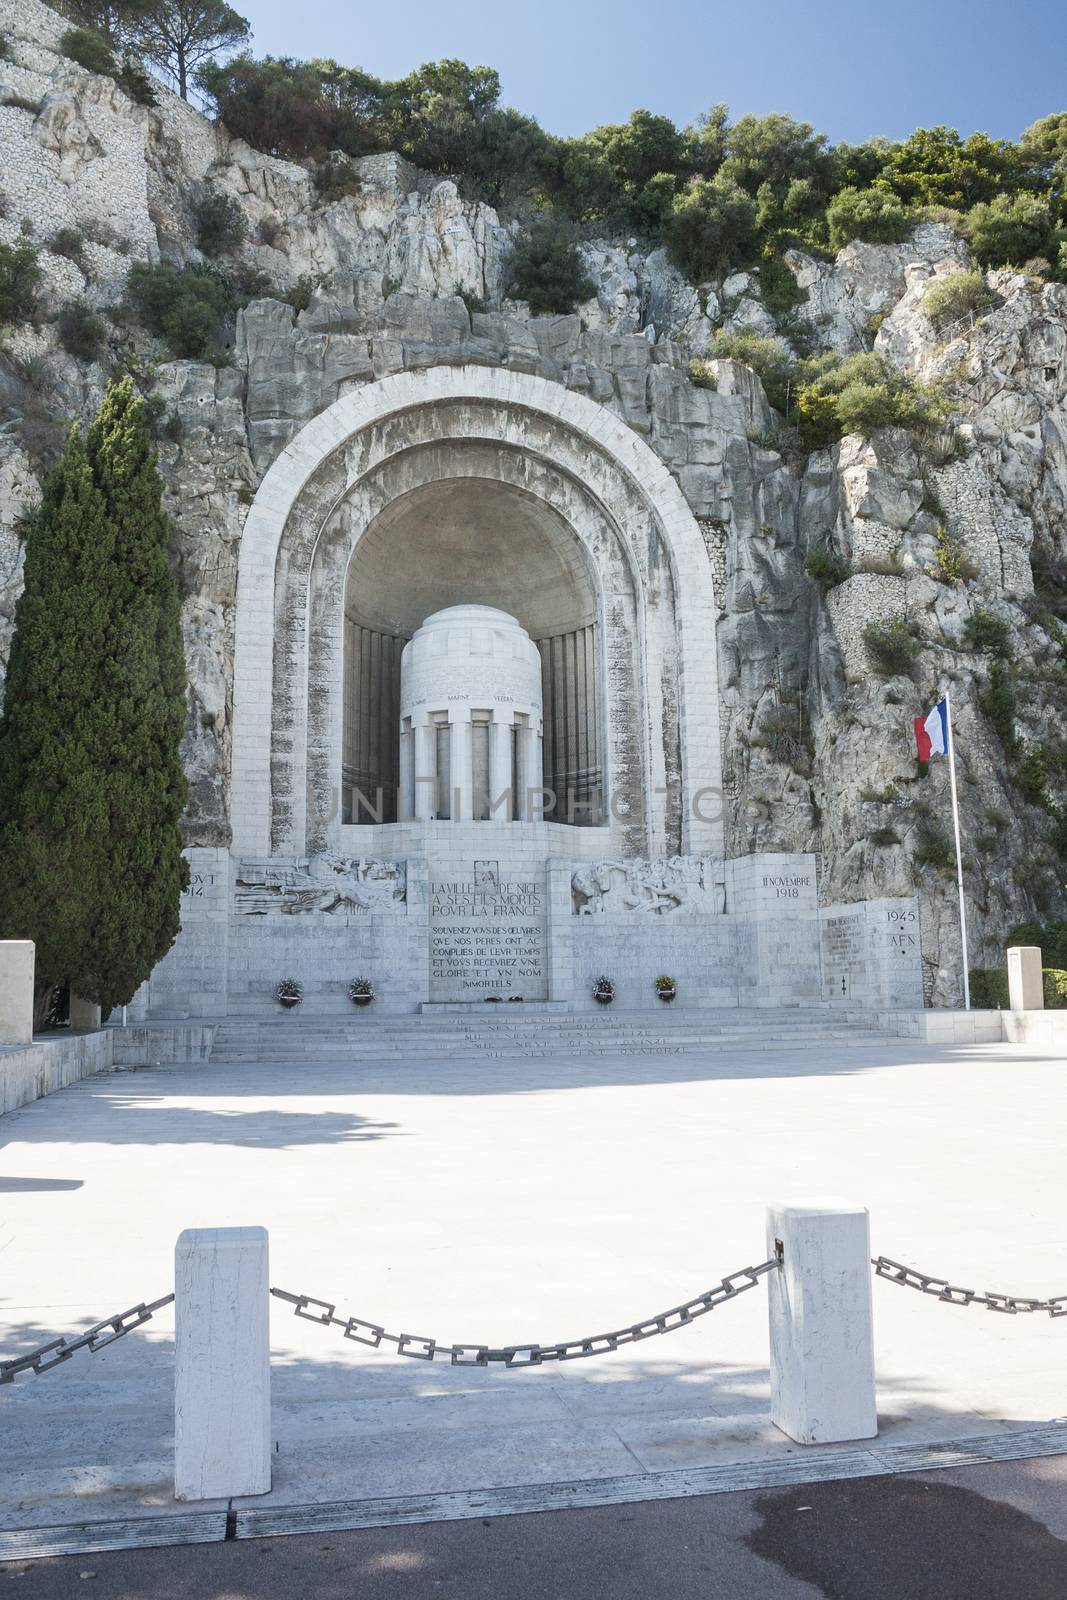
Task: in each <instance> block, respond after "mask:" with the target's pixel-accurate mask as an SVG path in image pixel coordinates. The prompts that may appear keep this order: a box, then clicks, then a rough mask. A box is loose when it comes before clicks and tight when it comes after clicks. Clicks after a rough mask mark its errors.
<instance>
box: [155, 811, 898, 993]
mask: <svg viewBox="0 0 1067 1600" xmlns="http://www.w3.org/2000/svg"><path fill="white" fill-rule="evenodd" d="M348 832H349V833H350V834H351V835H355V834H363V835H364V836H365V838H366V839H367V843H368V844H369V845H370V846H371V847H372V848H373V846H374V845H375V844H377V845H378V846H379V847H381V846H382V845H383V844H385V843H387V842H389V843H391V845H392V852H391V853H392V856H393V859H402V860H404V861H405V873H406V898H405V899H404V900H401V901H397V902H396V903H394V904H389V905H387V906H386V907H385V908H384V909H381V910H378V909H371V910H360V909H358V908H356V907H354V906H342V907H339V908H337V909H335V910H334V911H333V912H329V913H327V912H324V911H321V910H309V911H299V912H292V913H289V912H282V911H281V910H280V906H279V908H278V909H272V910H268V911H267V912H266V913H264V914H250V913H249V912H248V911H247V910H241V909H238V905H237V904H235V895H234V890H233V884H234V880H235V878H236V876H237V872H238V863H237V862H236V861H235V860H233V859H231V858H230V857H229V855H228V853H227V852H226V851H221V850H220V851H207V850H201V851H191V852H190V865H191V869H192V873H193V877H192V882H191V888H192V889H193V890H194V891H196V892H194V893H193V894H192V895H191V896H190V897H189V899H188V900H187V903H186V908H185V912H184V915H183V931H182V933H181V934H180V936H179V939H178V942H177V944H176V945H175V947H174V949H173V950H172V951H171V952H170V953H169V954H168V956H167V957H166V958H165V959H164V961H163V962H161V963H160V965H159V967H158V968H157V969H156V971H155V972H154V973H153V975H152V978H151V980H150V983H149V985H148V997H147V1005H146V1007H145V1011H146V1014H147V1018H148V1019H150V1020H151V1019H164V1018H168V1019H169V1018H190V1017H204V1018H205V1019H211V1018H212V1017H219V1016H224V1015H231V1016H235V1015H236V1016H261V1017H263V1016H269V1015H273V1014H274V1013H275V1012H276V1011H277V1002H276V999H275V995H274V990H275V986H276V985H277V983H278V982H279V980H280V979H282V978H295V979H296V980H297V981H298V982H299V983H300V984H302V986H303V989H304V1002H303V1008H302V1012H301V1015H302V1017H304V1018H313V1017H341V1016H344V1015H349V1014H351V1012H352V1003H351V1000H350V999H349V996H348V985H349V983H350V982H351V981H352V979H353V978H356V977H368V978H370V979H371V981H372V983H373V984H374V988H375V992H376V1001H375V1011H376V1014H381V1013H387V1014H388V1013H394V1014H402V1013H411V1012H414V1011H417V1010H418V1008H419V1007H420V1006H421V1005H423V1004H425V1003H434V1004H445V1003H457V1002H460V1001H469V1002H473V1001H477V1000H479V999H483V998H485V996H486V995H489V994H495V995H499V996H500V998H502V999H505V1000H506V999H507V998H508V997H509V996H510V995H512V994H521V996H522V998H523V999H524V1000H525V1001H528V1002H544V1001H552V1002H555V1003H559V1004H564V1005H568V1006H571V1007H573V1008H574V1009H576V1010H585V1011H593V1010H595V1009H597V1007H596V1002H595V1001H594V1000H593V998H592V994H591V990H592V985H593V981H594V979H595V978H597V977H599V976H601V975H602V974H603V975H605V976H607V977H609V978H610V979H611V980H612V982H613V983H614V984H615V990H616V998H615V1005H616V1006H617V1007H618V1008H619V1009H620V1010H647V1009H649V1008H650V1007H656V1006H658V1004H660V1002H659V1001H658V1000H657V996H656V991H655V987H654V981H655V979H656V978H657V977H658V976H660V975H667V976H669V977H672V978H673V979H674V980H675V983H676V985H677V990H678V993H677V998H676V1000H675V1001H674V1002H673V1004H674V1005H675V1006H677V1007H678V1008H680V1009H687V1008H690V1007H699V1006H708V1007H714V1006H742V1007H752V1006H757V1007H758V1006H763V1007H773V1006H779V1005H783V1006H813V1005H818V1004H820V1003H823V1002H825V1001H830V1002H831V1003H836V1004H838V1005H840V1006H842V1007H845V1008H847V1007H849V1006H852V1007H855V1006H856V1005H857V1004H860V1005H870V1006H877V1007H879V1008H885V1009H888V1010H895V1009H902V1010H908V1009H919V1008H921V1006H922V980H921V961H920V957H919V946H918V937H919V936H918V912H917V907H916V904H915V902H914V901H913V900H880V901H871V902H867V903H858V904H855V905H847V906H828V907H823V908H820V907H819V906H818V905H817V884H816V860H815V857H814V856H812V855H802V854H773V853H764V854H760V855H757V856H750V857H745V858H741V859H739V860H734V861H729V862H727V863H726V864H725V869H726V895H727V900H726V904H727V912H726V913H725V914H707V913H705V912H703V911H699V910H696V909H694V908H692V907H691V906H690V907H684V906H683V907H680V908H677V909H674V910H668V911H663V912H651V911H647V910H646V911H638V910H635V911H626V910H616V909H611V910H604V911H600V912H596V913H594V914H592V915H582V916H579V915H577V914H576V912H575V909H574V902H573V896H572V890H571V879H572V875H573V872H574V870H575V868H576V867H578V866H579V865H581V864H583V863H588V861H589V860H590V859H591V858H592V859H605V858H604V857H603V856H600V854H599V852H600V850H601V849H602V848H603V846H604V845H605V843H606V838H607V836H608V830H606V829H596V830H594V829H583V828H564V827H558V826H555V825H540V826H539V825H534V824H522V823H514V824H507V823H449V822H439V823H438V822H431V823H414V822H413V823H410V824H400V825H398V826H396V827H394V828H376V829H366V830H361V829H351V830H348ZM561 844H562V845H563V846H564V847H567V846H569V847H570V849H571V850H575V846H576V845H577V844H580V845H582V846H584V847H585V848H584V849H583V850H582V851H581V854H580V855H579V854H578V853H577V851H576V853H575V854H574V855H571V856H566V855H555V854H550V851H552V850H553V847H555V848H559V846H560V845H561ZM590 845H592V846H593V848H592V850H590V849H589V846H590ZM419 847H421V848H419ZM405 850H409V851H411V852H412V853H411V854H409V855H406V856H403V855H400V854H399V852H402V851H405ZM382 854H383V855H384V851H383V852H382ZM278 866H279V870H282V869H284V868H285V866H286V862H285V861H283V860H279V862H278ZM486 873H488V874H489V877H488V880H486V878H485V874H486ZM479 875H481V883H480V886H478V887H477V888H476V887H475V878H476V876H479ZM494 875H495V878H496V880H497V881H498V883H499V885H500V888H501V892H502V893H503V894H504V895H505V896H506V895H507V894H508V893H510V892H511V891H512V890H516V891H518V890H521V892H522V894H523V895H524V896H525V897H526V898H525V899H524V900H523V901H522V908H521V910H518V911H515V912H514V913H512V912H511V911H510V910H507V909H505V910H504V911H503V912H500V913H497V914H491V908H487V906H486V904H485V901H486V897H487V895H488V897H489V899H490V900H491V898H492V895H491V893H490V892H489V891H488V890H487V889H486V888H485V883H486V881H488V882H489V883H490V884H492V882H493V878H494ZM449 886H452V887H449ZM453 890H454V891H455V892H454V893H453ZM236 898H237V900H238V901H239V899H240V897H239V896H238V897H236ZM465 901H466V903H465ZM452 928H456V929H459V930H460V932H461V933H462V934H463V940H462V950H463V951H464V952H465V955H464V959H463V960H461V961H459V962H450V961H442V960H441V959H440V957H441V954H442V951H443V950H444V943H443V938H442V935H443V933H444V931H445V930H448V929H452ZM435 935H436V937H435ZM468 936H469V937H468ZM498 936H499V937H498ZM456 943H457V944H458V943H459V940H458V935H457V940H456ZM498 948H499V951H500V952H501V957H502V958H501V959H500V960H499V961H497V960H496V956H495V952H496V950H497V949H498ZM464 960H465V961H466V967H464ZM512 961H514V965H512V964H511V963H512ZM494 962H495V964H494ZM478 980H484V981H481V982H479V981H478ZM842 985H843V986H842ZM131 1020H134V1019H133V1018H131ZM137 1020H142V1017H141V1016H140V1015H138V1017H137Z"/></svg>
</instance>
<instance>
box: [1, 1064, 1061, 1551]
mask: <svg viewBox="0 0 1067 1600" xmlns="http://www.w3.org/2000/svg"><path fill="white" fill-rule="evenodd" d="M1065 1125H1067V1074H1065V1073H1064V1071H1063V1063H1062V1061H1061V1060H1060V1059H1059V1057H1058V1056H1057V1055H1056V1054H1055V1052H1052V1051H1041V1050H1039V1049H1037V1048H1035V1047H1026V1046H1010V1045H1001V1046H978V1047H973V1048H970V1049H961V1048H954V1049H938V1048H935V1047H931V1046H924V1047H915V1046H911V1045H906V1044H900V1045H892V1046H886V1045H877V1044H867V1043H861V1044H854V1045H852V1046H851V1047H848V1048H835V1047H834V1046H832V1045H820V1046H819V1047H818V1048H817V1049H811V1048H809V1049H807V1050H804V1049H802V1048H799V1047H798V1048H797V1049H796V1050H789V1049H783V1050H780V1051H759V1052H744V1051H736V1050H720V1051H717V1052H714V1053H710V1052H709V1054H708V1055H707V1056H706V1057H703V1058H698V1057H692V1056H688V1057H668V1058H663V1057H655V1058H648V1059H643V1058H640V1057H634V1056H626V1057H620V1058H619V1059H618V1060H615V1059H603V1058H598V1059H595V1060H587V1059H583V1060H568V1059H564V1058H561V1059H555V1060H551V1059H535V1060H531V1061H527V1062H514V1061H506V1062H493V1061H478V1062H457V1061H451V1062H448V1063H447V1064H440V1063H436V1062H434V1061H433V1060H412V1061H410V1062H408V1063H404V1064H399V1065H398V1064H392V1063H391V1064H389V1066H388V1067H385V1066H381V1067H368V1066H365V1065H358V1066H357V1065H348V1064H345V1063H343V1062H341V1063H338V1062H334V1063H329V1064H320V1065H316V1064H314V1063H310V1064H309V1063H306V1062H305V1063H301V1064H300V1065H295V1064H294V1065H293V1066H288V1067H287V1066H286V1065H285V1064H271V1065H269V1066H258V1067H257V1066H255V1065H246V1066H241V1065H232V1064H231V1065H224V1066H223V1065H217V1066H212V1065H210V1064H204V1065H195V1066H177V1067H168V1068H161V1069H156V1070H152V1071H144V1072H136V1073H121V1074H115V1075H111V1076H106V1077H101V1078H97V1079H92V1080H87V1081H86V1082H84V1083H82V1084H80V1085H78V1086H76V1087H74V1088H72V1089H69V1090H66V1091H63V1092H61V1093H59V1094H56V1095H53V1096H51V1097H49V1098H48V1099H46V1100H43V1101H40V1102H37V1103H36V1104H34V1105H32V1106H28V1107H26V1108H24V1109H23V1110H21V1111H18V1112H16V1113H14V1114H12V1115H10V1116H8V1117H6V1118H4V1119H3V1121H2V1122H0V1138H3V1139H4V1140H5V1143H4V1147H3V1149H2V1151H0V1192H2V1193H3V1208H2V1213H0V1268H2V1284H3V1299H2V1304H0V1318H2V1322H3V1329H2V1332H0V1350H2V1351H3V1353H4V1354H5V1355H7V1354H9V1353H15V1352H17V1351H18V1350H20V1349H22V1348H26V1347H28V1346H30V1345H32V1344H34V1343H36V1342H39V1341H41V1340H43V1339H44V1338H46V1337H47V1336H49V1335H50V1334H52V1333H59V1332H63V1331H67V1330H71V1329H73V1328H76V1327H78V1326H85V1325H87V1324H88V1323H89V1322H90V1321H92V1320H94V1319H95V1318H97V1317H100V1316H103V1315H105V1314H106V1313H108V1312H111V1311H115V1310H118V1309H120V1308H122V1307H124V1306H127V1305H129V1304H131V1303H133V1302H135V1301H137V1300H139V1299H142V1298H148V1299H151V1298H154V1297H155V1296H157V1295H159V1294H161V1293H164V1292H165V1291H166V1290H167V1289H168V1288H169V1287H170V1285H171V1283H172V1260H173V1246H174V1241H175V1239H176V1237H177V1235H178V1233H179V1232H180V1231H181V1229H182V1228H185V1227H210V1226H214V1225H223V1224H225V1225H230V1224H240V1223H260V1224H263V1225H264V1226H266V1227H267V1228H269V1230H270V1234H271V1250H272V1265H271V1278H272V1281H273V1282H274V1283H276V1284H281V1285H282V1286H284V1287H286V1288H289V1289H293V1290H296V1291H299V1292H307V1293H310V1294H312V1295H316V1296H318V1297H320V1298H322V1299H326V1300H330V1301H334V1302H336V1303H337V1304H338V1306H339V1307H340V1308H343V1310H344V1312H345V1313H346V1314H349V1313H352V1314H358V1315H360V1316H362V1317H365V1318H368V1319H370V1320H373V1321H380V1322H382V1323H384V1324H385V1325H386V1326H388V1327H392V1328H397V1329H400V1330H405V1331H409V1332H413V1333H418V1334H427V1333H429V1334H433V1335H435V1336H438V1337H440V1338H441V1339H442V1340H445V1341H448V1342H450V1341H452V1340H453V1339H470V1340H472V1341H479V1342H487V1343H493V1344H503V1343H508V1342H514V1341H520V1340H525V1339H545V1340H548V1339H558V1338H571V1337H574V1336H575V1335H577V1334H585V1333H592V1332H595V1331H598V1330H600V1329H602V1328H605V1327H611V1326H618V1325H620V1324H623V1323H626V1322H629V1321H632V1320H635V1319H637V1318H639V1317H643V1316H646V1315H649V1314H651V1313H652V1312H655V1311H659V1310H662V1309H663V1308H664V1307H667V1306H670V1305H676V1304H678V1303H679V1302H680V1301H682V1300H684V1299H687V1298H689V1297H690V1296H691V1295H693V1294H695V1293H697V1292H698V1291H700V1290H702V1289H704V1288H706V1287H708V1285H709V1284H710V1283H712V1282H714V1281H715V1280H717V1279H718V1278H719V1277H721V1276H722V1275H723V1274H724V1273H727V1272H732V1271H734V1270H736V1269H737V1268H740V1267H742V1266H745V1265H747V1264H749V1263H750V1262H753V1261H758V1260H760V1259H761V1258H762V1252H763V1211H764V1206H765V1204H766V1203H767V1202H768V1201H769V1200H772V1199H776V1198H777V1199H781V1198H786V1199H788V1198H791V1197H793V1196H797V1195H799V1196H801V1197H803V1196H804V1195H805V1194H810V1193H812V1192H813V1191H814V1192H826V1191H828V1190H833V1191H837V1192H839V1193H842V1194H844V1195H846V1196H849V1197H853V1196H854V1197H856V1198H858V1199H859V1200H860V1201H862V1202H865V1203H866V1204H867V1205H868V1206H869V1207H870V1209H871V1214H872V1237H873V1242H874V1247H875V1249H876V1250H882V1251H885V1252H886V1253H887V1254H890V1255H892V1256H895V1257H896V1258H897V1259H900V1260H904V1261H906V1262H909V1263H911V1264H914V1265H917V1266H919V1267H922V1268H926V1269H928V1270H930V1271H933V1272H940V1273H943V1274H945V1275H946V1276H948V1277H950V1278H951V1279H952V1280H953V1281H954V1282H959V1283H963V1284H971V1285H974V1286H976V1287H979V1288H992V1289H1000V1290H1009V1291H1013V1292H1016V1293H1020V1294H1026V1293H1033V1294H1050V1293H1057V1292H1060V1293H1062V1292H1067V1276H1065V1268H1064V1256H1063V1249H1062V1242H1063V1224H1062V1216H1063V1211H1064V1205H1063V1202H1064V1198H1065V1196H1064V1179H1063V1165H1062V1128H1063V1127H1064V1126H1065ZM875 1316H876V1340H877V1360H878V1373H879V1412H880V1427H881V1435H880V1439H879V1441H878V1443H879V1445H880V1446H881V1445H885V1446H889V1447H892V1446H894V1445H896V1444H904V1443H915V1444H923V1443H929V1442H931V1441H937V1440H952V1439H966V1438H972V1439H973V1438H978V1437H986V1436H989V1435H996V1434H1002V1435H1006V1434H1010V1433H1012V1432H1013V1431H1015V1430H1032V1429H1034V1428H1035V1427H1038V1426H1040V1425H1043V1424H1046V1423H1048V1422H1049V1421H1050V1420H1052V1419H1056V1418H1059V1417H1062V1416H1063V1414H1064V1413H1065V1412H1067V1402H1065V1398H1064V1390H1063V1382H1062V1373H1063V1355H1064V1338H1065V1337H1067V1319H1064V1320H1062V1321H1055V1322H1053V1321H1050V1320H1049V1319H1047V1318H1035V1317H1029V1318H1021V1317H1016V1318H1009V1317H1002V1316H994V1315H992V1314H990V1313H988V1312H984V1311H979V1310H973V1309H972V1310H964V1309H961V1308H958V1307H949V1306H944V1305H941V1304H938V1303H937V1302H935V1301H932V1300H930V1299H927V1298H925V1297H922V1296H919V1295H916V1294H911V1293H908V1292H906V1291H904V1290H901V1289H897V1288H894V1287H892V1286H891V1285H889V1284H885V1283H881V1282H879V1283H876V1284H875ZM172 1325H173V1324H172V1318H171V1313H169V1312H167V1313H164V1314H162V1315H161V1316H160V1317H159V1318H157V1319H155V1320H154V1321H153V1322H152V1323H150V1324H148V1325H147V1326H146V1327H145V1328H144V1329H143V1330H139V1331H138V1332H137V1333H134V1334H132V1335H131V1336H130V1337H129V1338H127V1339H124V1340H123V1341H121V1342H120V1343H118V1344H116V1345H115V1346H113V1347H111V1348H109V1349H107V1350H104V1351H102V1352H101V1353H100V1354H98V1355H95V1356H89V1355H87V1354H82V1355H80V1356H77V1357H75V1358H74V1359H73V1360H72V1361H70V1362H69V1363H67V1364H66V1365H65V1366H64V1367H62V1368H60V1369H58V1370H57V1371H55V1372H53V1373H51V1374H49V1375H46V1376H44V1377H40V1378H34V1377H24V1378H20V1379H19V1381H18V1382H17V1383H16V1384H14V1385H12V1386H10V1387H9V1388H6V1389H5V1390H3V1391H0V1431H2V1433H3V1438H4V1461H5V1471H4V1474H3V1479H2V1482H0V1527H6V1528H22V1527H30V1526H39V1527H40V1526H54V1525H56V1524H63V1523H69V1522H71V1521H74V1520H81V1519H89V1520H98V1519H101V1518H128V1517H136V1518H144V1517H150V1516H156V1515H159V1516H166V1515H169V1514H173V1513H174V1512H175V1510H176V1509H178V1508H176V1507H175V1504H174V1502H173V1499H172V1497H171V1481H170V1472H171V1459H170V1448H171V1433H172ZM272 1338H273V1344H274V1394H275V1406H274V1435H275V1456H274V1485H275V1487H274V1489H273V1492H272V1494H271V1495H270V1496H268V1497H265V1499H262V1500H258V1501H256V1502H255V1503H254V1505H255V1507H256V1508H257V1509H258V1508H269V1507H270V1506H271V1505H277V1506H282V1507H284V1506H291V1505H301V1504H303V1505H313V1504H316V1503H318V1502H322V1501H334V1500H344V1501H356V1500H368V1501H369V1500H375V1499H380V1498H382V1497H385V1496H401V1497H403V1496H410V1497H427V1496H433V1495H442V1494H445V1495H447V1494H457V1493H458V1494H460V1495H463V1494H469V1493H471V1492H477V1491H482V1490H487V1489H494V1488H496V1487H505V1486H526V1488H527V1489H529V1490H530V1491H531V1492H533V1491H535V1490H536V1489H537V1486H539V1485H552V1484H557V1483H560V1482H563V1481H566V1482H581V1481H582V1480H591V1479H597V1480H617V1479H622V1478H634V1477H637V1478H641V1477H642V1476H643V1477H644V1478H646V1479H647V1481H648V1484H649V1492H650V1493H653V1492H655V1490H654V1485H655V1482H656V1481H657V1480H660V1479H662V1478H663V1475H664V1474H668V1473H671V1472H686V1471H690V1470H691V1471H696V1472H699V1471H703V1470H711V1469H716V1470H717V1469H720V1468H721V1469H723V1470H726V1469H728V1468H730V1467H731V1466H733V1465H737V1464H743V1465H747V1464H751V1463H767V1464H769V1465H770V1466H774V1464H775V1463H782V1462H790V1461H793V1460H795V1459H796V1458H797V1456H798V1453H799V1454H800V1455H805V1456H807V1453H806V1452H803V1451H801V1450H800V1447H798V1446H794V1445H792V1444H791V1443H790V1441H788V1440H787V1439H785V1438H784V1437H783V1436H782V1435H780V1434H778V1433H777V1432H776V1431H775V1430H774V1429H773V1428H772V1427H771V1425H770V1423H769V1420H768V1417H767V1403H768V1401H767V1370H766V1369H767V1328H766V1305H765V1300H764V1294H763V1290H762V1289H759V1290H756V1291H754V1292H753V1293H751V1294H747V1295H745V1296H743V1297H742V1298H741V1299H739V1300H738V1301H736V1302H734V1303H731V1304H730V1305H727V1306H725V1307H723V1308H721V1309H720V1310H718V1311H716V1312H715V1313H714V1314H713V1315H712V1316H710V1317H707V1318H705V1319H703V1320H702V1321H701V1322H699V1323H696V1324H694V1325H693V1326H692V1327H691V1328H687V1329H684V1330H682V1331H680V1332H677V1333H673V1334H671V1335H669V1336H666V1337H664V1338H660V1339H653V1340H649V1341H647V1342H645V1343H642V1344H639V1345H635V1346H631V1347H627V1348H626V1349H625V1350H620V1351H619V1352H617V1353H615V1354H612V1355H603V1356H599V1357H596V1358H594V1359H592V1360H589V1361H582V1362H574V1363H569V1364H567V1365H565V1366H557V1367H555V1368H554V1369H553V1368H549V1367H545V1368H541V1369H537V1370H532V1371H525V1372H506V1371H501V1370H499V1369H497V1370H489V1371H483V1370H478V1369H472V1368H450V1367H447V1366H445V1367H442V1366H439V1365H438V1364H434V1365H432V1366H431V1365H430V1364H428V1363H424V1362H419V1361H405V1360H403V1359H401V1358H397V1357H390V1356H387V1355H385V1354H383V1353H381V1352H374V1351H370V1350H367V1349H365V1348H363V1347H360V1346H357V1345H354V1344H352V1343H351V1342H350V1341H346V1340H344V1339H342V1338H341V1337H340V1335H339V1333H337V1332H336V1330H325V1329H322V1328H320V1327H316V1326H315V1325H313V1324H311V1323H308V1322H300V1321H297V1320H296V1319H294V1318H293V1317H292V1316H291V1315H288V1314H287V1313H286V1311H285V1310H284V1309H283V1308H282V1307H281V1305H280V1304H276V1305H275V1308H274V1311H273V1313H272ZM817 1454H818V1452H813V1453H811V1456H810V1457H808V1458H809V1459H815V1458H816V1457H817ZM866 1470H871V1467H870V1464H869V1463H868V1464H867V1468H866ZM249 1504H250V1505H252V1503H251V1502H250V1503H249ZM209 1509H210V1508H209ZM218 1509H220V1510H222V1511H225V1506H224V1505H220V1507H219V1508H218Z"/></svg>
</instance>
